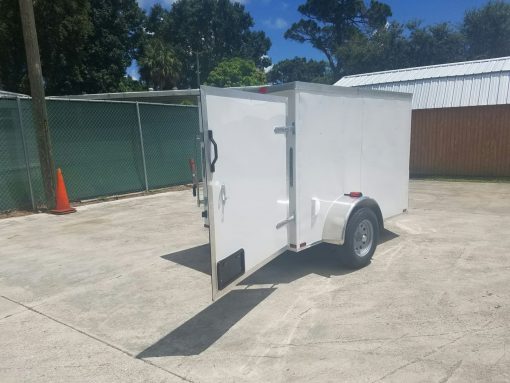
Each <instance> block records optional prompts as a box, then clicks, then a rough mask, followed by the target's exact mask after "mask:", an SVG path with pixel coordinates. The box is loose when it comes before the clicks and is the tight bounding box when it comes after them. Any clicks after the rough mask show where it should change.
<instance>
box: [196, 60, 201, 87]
mask: <svg viewBox="0 0 510 383" xmlns="http://www.w3.org/2000/svg"><path fill="white" fill-rule="evenodd" d="M195 54H196V55H197V84H198V89H200V61H199V60H198V52H195Z"/></svg>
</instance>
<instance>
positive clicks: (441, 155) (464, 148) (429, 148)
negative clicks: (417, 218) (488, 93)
mask: <svg viewBox="0 0 510 383" xmlns="http://www.w3.org/2000/svg"><path fill="white" fill-rule="evenodd" d="M410 162H411V163H410V173H411V176H431V175H433V176H468V177H469V176H471V177H510V105H494V106H476V107H463V108H444V109H424V110H414V111H413V122H412V133H411V161H410Z"/></svg>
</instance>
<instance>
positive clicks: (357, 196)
mask: <svg viewBox="0 0 510 383" xmlns="http://www.w3.org/2000/svg"><path fill="white" fill-rule="evenodd" d="M346 195H348V196H349V197H352V198H359V197H363V193H362V192H350V193H349V194H346Z"/></svg>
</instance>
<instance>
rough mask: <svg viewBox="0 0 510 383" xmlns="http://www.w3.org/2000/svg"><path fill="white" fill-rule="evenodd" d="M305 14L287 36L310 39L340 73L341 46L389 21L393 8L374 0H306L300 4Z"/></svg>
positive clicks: (301, 10)
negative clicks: (338, 54) (367, 1)
mask: <svg viewBox="0 0 510 383" xmlns="http://www.w3.org/2000/svg"><path fill="white" fill-rule="evenodd" d="M298 11H299V12H300V13H301V14H302V15H303V16H304V18H302V19H301V20H299V21H298V22H297V23H294V24H292V26H291V27H290V29H289V30H287V31H286V32H285V38H287V39H292V40H296V41H299V42H301V43H304V42H309V43H311V44H312V45H313V46H314V47H315V48H317V49H318V50H320V51H321V52H323V53H324V55H325V56H326V58H327V60H328V62H329V65H330V67H331V70H332V71H333V72H334V73H335V74H336V75H338V74H339V73H340V70H341V63H340V62H339V60H338V57H337V55H336V53H337V50H338V49H339V48H340V47H341V46H342V45H344V44H345V43H346V42H347V41H349V39H351V38H352V37H353V36H355V35H357V34H359V33H365V34H371V33H373V32H374V31H375V30H378V29H380V28H382V27H384V25H385V24H386V22H387V19H388V17H390V16H391V14H392V13H391V8H390V7H389V6H388V5H386V4H384V3H382V2H379V1H376V0H370V3H369V4H368V5H367V4H366V3H365V1H364V0H306V2H305V4H302V5H300V6H299V7H298Z"/></svg>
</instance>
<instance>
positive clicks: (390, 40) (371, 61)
mask: <svg viewBox="0 0 510 383" xmlns="http://www.w3.org/2000/svg"><path fill="white" fill-rule="evenodd" d="M404 29H405V28H404V26H403V25H401V24H399V23H392V24H389V25H388V26H387V27H386V28H383V29H380V30H378V31H376V32H375V33H373V34H372V35H370V36H367V35H365V34H362V33H357V34H355V35H354V36H352V38H351V39H349V40H348V41H347V42H346V43H344V44H343V45H342V46H341V47H340V48H339V49H338V51H337V55H338V57H339V58H340V60H341V62H342V75H352V74H358V73H368V72H377V71H383V70H390V69H396V68H404V67H407V66H409V41H408V40H407V38H406V37H405V35H404Z"/></svg>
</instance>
